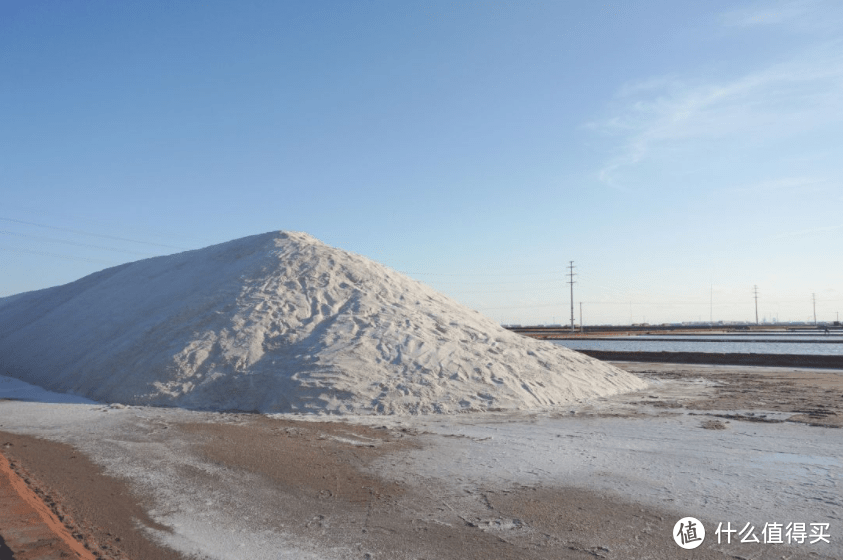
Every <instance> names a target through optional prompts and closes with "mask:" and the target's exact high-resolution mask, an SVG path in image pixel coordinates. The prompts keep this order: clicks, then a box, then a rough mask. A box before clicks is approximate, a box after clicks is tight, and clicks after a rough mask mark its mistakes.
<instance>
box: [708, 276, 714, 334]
mask: <svg viewBox="0 0 843 560" xmlns="http://www.w3.org/2000/svg"><path fill="white" fill-rule="evenodd" d="M709 294H710V298H711V299H709V300H708V324H709V326H711V325H713V324H714V284H711V292H709Z"/></svg>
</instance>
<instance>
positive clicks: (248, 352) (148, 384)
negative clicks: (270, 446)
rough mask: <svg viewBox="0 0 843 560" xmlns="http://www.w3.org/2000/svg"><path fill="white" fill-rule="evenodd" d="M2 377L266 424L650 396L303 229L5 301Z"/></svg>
mask: <svg viewBox="0 0 843 560" xmlns="http://www.w3.org/2000/svg"><path fill="white" fill-rule="evenodd" d="M0 373H4V374H6V375H10V376H13V377H17V378H19V379H22V380H25V381H28V382H30V383H35V384H37V385H40V386H42V387H45V388H47V389H51V390H54V391H62V392H70V393H75V394H77V395H82V396H85V397H89V398H91V399H95V400H98V401H105V402H120V403H126V404H148V405H167V406H181V407H187V408H195V409H210V410H244V411H260V412H329V413H363V414H365V413H387V414H389V413H434V412H436V413H450V412H460V411H467V410H490V409H529V408H535V407H543V406H551V405H557V404H564V403H568V402H571V401H575V400H577V399H583V398H589V397H595V396H601V395H609V394H613V393H618V392H624V391H630V390H635V389H639V388H643V387H644V382H643V381H641V380H640V379H638V378H637V377H635V376H633V375H630V374H628V373H626V372H624V371H621V370H619V369H617V368H614V367H612V366H610V365H608V364H605V363H602V362H599V361H597V360H594V359H592V358H589V357H587V356H584V355H582V354H579V353H576V352H574V351H571V350H567V349H565V348H561V347H559V346H556V345H554V344H550V343H547V342H541V341H537V340H532V339H528V338H525V337H522V336H520V335H517V334H513V333H510V332H508V331H506V330H504V329H502V328H500V327H499V326H498V325H497V324H496V323H494V322H493V321H491V320H490V319H488V318H486V317H484V316H482V315H480V314H479V313H477V312H476V311H472V310H470V309H468V308H466V307H464V306H462V305H460V304H458V303H456V302H454V301H452V300H451V299H449V298H447V297H445V296H443V295H441V294H439V293H437V292H435V291H434V290H433V289H431V288H429V287H427V286H425V285H424V284H421V283H419V282H416V281H415V280H412V279H410V278H407V277H406V276H403V275H401V274H399V273H397V272H395V271H393V270H391V269H389V268H387V267H385V266H382V265H380V264H378V263H375V262H373V261H371V260H369V259H366V258H364V257H361V256H359V255H355V254H352V253H348V252H346V251H342V250H338V249H334V248H331V247H328V246H326V245H324V244H322V243H321V242H319V241H317V240H316V239H314V238H313V237H310V236H309V235H307V234H303V233H291V232H273V233H267V234H262V235H255V236H252V237H246V238H243V239H237V240H235V241H230V242H228V243H223V244H220V245H214V246H211V247H206V248H204V249H199V250H196V251H188V252H185V253H179V254H176V255H171V256H167V257H157V258H152V259H147V260H142V261H138V262H134V263H129V264H125V265H121V266H117V267H114V268H109V269H106V270H103V271H100V272H98V273H95V274H92V275H90V276H87V277H85V278H82V279H81V280H78V281H76V282H73V283H71V284H67V285H64V286H58V287H54V288H49V289H46V290H40V291H36V292H29V293H25V294H18V295H15V296H11V297H7V298H3V299H0Z"/></svg>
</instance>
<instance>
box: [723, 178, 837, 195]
mask: <svg viewBox="0 0 843 560" xmlns="http://www.w3.org/2000/svg"><path fill="white" fill-rule="evenodd" d="M828 184H829V181H828V180H827V179H824V178H822V177H781V178H778V179H768V180H764V181H758V182H755V183H751V184H746V185H738V186H734V187H730V188H727V189H725V190H726V191H728V192H731V193H748V194H770V193H775V192H783V191H798V192H800V193H805V192H806V191H810V190H822V189H825V188H826V187H827V186H828Z"/></svg>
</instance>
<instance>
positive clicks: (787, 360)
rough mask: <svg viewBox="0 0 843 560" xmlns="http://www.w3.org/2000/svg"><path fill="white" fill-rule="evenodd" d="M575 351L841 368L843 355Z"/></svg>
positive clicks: (622, 358) (626, 357) (620, 357)
mask: <svg viewBox="0 0 843 560" xmlns="http://www.w3.org/2000/svg"><path fill="white" fill-rule="evenodd" d="M577 352H580V353H582V354H585V355H587V356H591V357H592V358H597V359H598V360H604V361H608V362H664V363H673V364H716V365H733V366H769V367H796V368H827V369H843V356H808V355H801V354H718V353H714V352H618V351H613V350H577Z"/></svg>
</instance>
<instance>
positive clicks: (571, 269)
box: [568, 261, 576, 332]
mask: <svg viewBox="0 0 843 560" xmlns="http://www.w3.org/2000/svg"><path fill="white" fill-rule="evenodd" d="M569 262H570V263H571V264H569V265H568V269H569V271H568V278H569V280H568V284H570V285H571V332H574V331H575V328H574V284H575V280H574V276H576V274H575V273H574V261H569Z"/></svg>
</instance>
